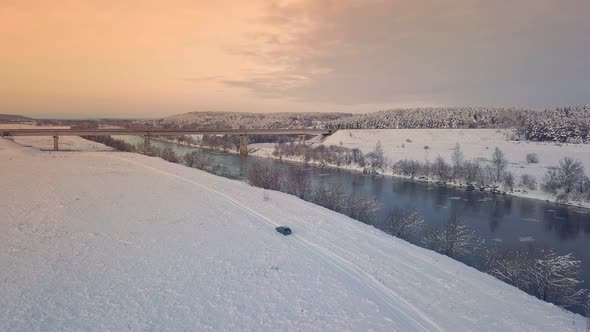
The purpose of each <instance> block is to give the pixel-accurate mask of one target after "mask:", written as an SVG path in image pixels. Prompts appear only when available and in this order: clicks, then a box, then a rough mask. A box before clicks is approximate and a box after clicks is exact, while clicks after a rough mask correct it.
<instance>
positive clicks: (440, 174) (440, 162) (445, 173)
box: [432, 155, 451, 181]
mask: <svg viewBox="0 0 590 332" xmlns="http://www.w3.org/2000/svg"><path fill="white" fill-rule="evenodd" d="M432 172H433V173H434V175H435V176H436V177H437V178H438V179H439V180H441V181H447V180H448V179H450V178H451V166H449V164H447V162H446V161H445V160H444V159H443V157H441V156H440V155H439V156H438V157H436V160H435V161H434V164H433V165H432Z"/></svg>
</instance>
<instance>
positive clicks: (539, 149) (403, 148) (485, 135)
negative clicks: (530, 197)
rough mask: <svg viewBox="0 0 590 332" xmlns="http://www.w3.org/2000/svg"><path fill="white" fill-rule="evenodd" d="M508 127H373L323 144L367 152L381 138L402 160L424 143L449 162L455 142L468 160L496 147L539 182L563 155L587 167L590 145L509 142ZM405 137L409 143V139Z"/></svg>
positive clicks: (513, 167)
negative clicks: (533, 159) (535, 159)
mask: <svg viewBox="0 0 590 332" xmlns="http://www.w3.org/2000/svg"><path fill="white" fill-rule="evenodd" d="M510 136H512V130H510V129H376V130H339V131H337V132H336V133H335V134H334V135H332V136H329V137H328V138H327V139H326V140H325V141H324V144H326V145H340V143H341V142H342V146H345V147H348V148H351V149H352V148H359V149H361V150H362V151H363V152H370V151H372V150H373V149H374V148H375V145H376V144H377V142H378V141H381V144H382V146H383V151H384V153H385V155H386V156H387V158H388V159H389V160H392V161H399V160H402V159H412V160H419V161H424V160H425V153H424V146H426V145H427V146H428V147H429V152H428V159H429V160H430V161H431V162H432V161H433V160H434V159H435V158H436V157H437V156H438V155H440V156H442V157H443V158H445V159H446V160H447V162H449V163H450V162H451V155H452V153H453V147H454V146H455V143H459V144H460V145H461V150H462V151H463V154H464V156H465V159H468V160H476V159H480V160H490V159H491V156H492V153H493V152H494V148H495V147H496V146H497V147H499V148H500V149H502V151H503V152H504V153H505V155H506V158H507V159H508V161H509V162H510V164H509V166H508V170H509V171H511V172H513V173H514V174H515V175H520V174H525V173H527V174H531V175H534V176H536V177H537V179H538V180H539V181H540V180H541V179H542V178H543V176H544V175H545V172H546V171H547V167H549V166H556V165H557V164H558V163H559V160H560V159H562V158H563V157H565V156H568V157H573V158H576V159H579V160H581V161H582V162H583V163H584V166H585V167H586V169H589V170H590V144H563V145H561V146H559V145H556V144H555V143H549V142H519V141H510V140H508V138H510ZM408 140H409V141H410V142H408ZM527 153H536V154H537V155H538V156H539V161H540V162H539V163H538V164H527V163H526V159H525V158H526V155H527Z"/></svg>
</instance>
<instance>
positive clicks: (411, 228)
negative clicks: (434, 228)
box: [385, 208, 424, 240]
mask: <svg viewBox="0 0 590 332" xmlns="http://www.w3.org/2000/svg"><path fill="white" fill-rule="evenodd" d="M385 224H386V227H387V229H388V231H389V233H391V234H393V235H395V236H397V237H399V238H401V239H404V240H408V239H409V238H410V237H412V236H413V235H415V234H416V233H418V232H420V231H421V229H422V225H423V224H424V218H422V216H421V215H420V213H418V211H417V210H416V209H415V208H407V209H406V208H395V209H393V210H391V211H389V213H388V214H387V217H386V219H385Z"/></svg>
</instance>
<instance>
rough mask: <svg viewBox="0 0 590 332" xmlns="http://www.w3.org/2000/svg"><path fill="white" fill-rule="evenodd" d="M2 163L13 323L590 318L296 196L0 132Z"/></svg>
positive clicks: (492, 324) (5, 288) (256, 324)
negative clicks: (20, 141)
mask: <svg viewBox="0 0 590 332" xmlns="http://www.w3.org/2000/svg"><path fill="white" fill-rule="evenodd" d="M0 160H2V163H0V179H1V183H2V188H3V190H4V191H6V192H9V193H10V195H5V196H3V197H2V198H0V207H1V208H2V211H3V214H4V218H3V222H2V223H1V224H0V228H1V232H0V248H1V252H3V253H4V254H2V256H1V257H2V258H1V259H2V261H3V263H2V266H3V269H2V270H1V274H2V278H3V280H4V282H3V283H2V285H0V293H1V294H2V295H3V296H1V297H0V329H1V330H63V329H66V330H67V329H74V330H77V329H87V330H88V329H90V330H121V329H132V330H135V329H145V328H148V329H156V330H159V329H173V330H183V329H195V328H196V329H214V330H236V329H269V330H282V329H301V330H310V329H322V330H342V329H352V330H367V329H376V330H404V331H413V330H441V331H442V330H449V331H450V330H480V331H484V330H505V331H508V330H519V331H556V330H559V331H574V330H576V329H583V328H584V327H585V319H584V318H583V317H581V316H579V315H576V314H573V313H571V312H569V311H566V310H563V309H561V308H558V307H556V306H554V305H551V304H548V303H545V302H542V301H540V300H538V299H536V298H534V297H532V296H529V295H527V294H525V293H524V292H522V291H520V290H518V289H516V288H514V287H512V286H509V285H507V284H505V283H503V282H501V281H499V280H497V279H495V278H493V277H491V276H488V275H486V274H484V273H481V272H478V271H476V270H475V269H472V268H470V267H467V266H466V265H464V264H461V263H459V262H457V261H454V260H452V259H450V258H448V257H445V256H442V255H439V254H436V253H434V252H432V251H429V250H426V249H423V248H419V247H416V246H413V245H411V244H409V243H407V242H405V241H402V240H399V239H397V238H394V237H391V236H389V235H387V234H385V233H383V232H381V231H378V230H376V229H375V228H373V227H370V226H368V225H364V224H362V223H360V222H357V221H355V220H352V219H350V218H348V217H346V216H343V215H341V214H338V213H334V212H332V211H329V210H326V209H324V208H321V207H318V206H316V205H313V204H311V203H307V202H304V201H301V200H299V199H297V198H295V197H293V196H290V195H286V194H282V193H279V192H272V193H271V195H270V197H269V199H265V198H264V195H263V192H264V190H262V189H259V188H253V187H251V186H249V185H247V184H244V183H241V182H239V181H233V180H229V179H225V178H221V177H217V176H213V175H210V174H207V173H205V172H202V171H199V170H195V169H191V168H188V167H185V166H182V165H178V164H173V163H168V162H166V161H163V160H161V159H159V158H151V157H146V156H143V155H139V154H134V153H122V152H117V153H113V152H53V151H43V152H41V151H38V150H36V149H33V148H27V147H22V146H20V145H17V144H16V143H13V142H10V141H8V140H4V139H0ZM33 179H34V180H33ZM31 207H34V208H31ZM277 225H288V226H290V227H291V228H292V229H293V232H294V233H293V234H292V235H290V236H288V237H285V236H283V235H281V234H278V233H277V232H275V231H274V227H275V226H277ZM368 257H369V258H368Z"/></svg>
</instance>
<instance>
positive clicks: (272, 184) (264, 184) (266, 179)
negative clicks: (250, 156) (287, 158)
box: [248, 165, 281, 190]
mask: <svg viewBox="0 0 590 332" xmlns="http://www.w3.org/2000/svg"><path fill="white" fill-rule="evenodd" d="M248 182H250V185H252V186H254V187H260V188H264V189H271V190H280V189H281V184H280V175H279V170H278V169H276V168H273V167H269V166H261V165H253V166H252V167H251V168H250V170H249V172H248Z"/></svg>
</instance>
